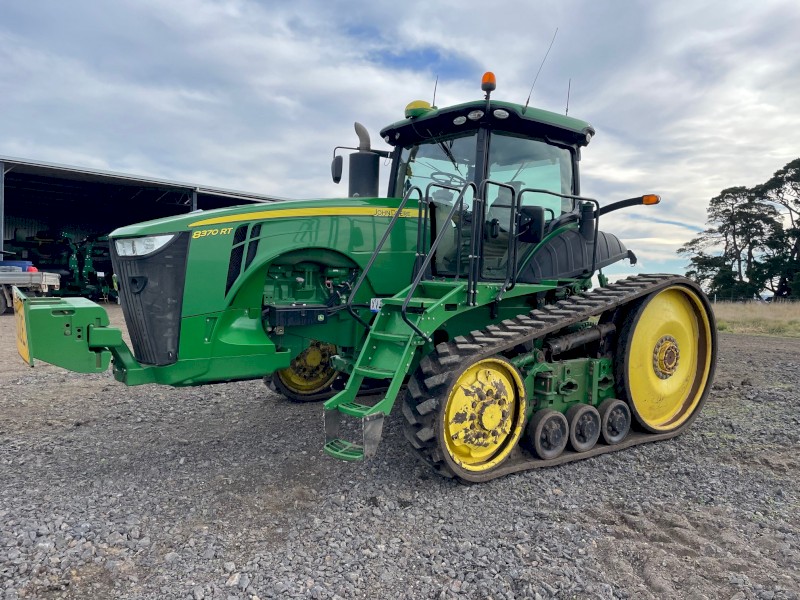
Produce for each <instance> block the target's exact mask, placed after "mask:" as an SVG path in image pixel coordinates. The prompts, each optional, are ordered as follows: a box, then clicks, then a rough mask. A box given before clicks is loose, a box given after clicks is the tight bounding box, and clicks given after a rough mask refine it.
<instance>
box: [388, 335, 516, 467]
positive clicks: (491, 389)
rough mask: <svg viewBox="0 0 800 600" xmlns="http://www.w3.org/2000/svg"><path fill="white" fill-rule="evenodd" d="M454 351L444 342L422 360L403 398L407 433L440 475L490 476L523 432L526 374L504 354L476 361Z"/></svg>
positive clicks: (507, 455) (415, 446) (506, 456)
mask: <svg viewBox="0 0 800 600" xmlns="http://www.w3.org/2000/svg"><path fill="white" fill-rule="evenodd" d="M455 353H456V350H455V348H454V346H452V345H450V344H440V345H439V347H437V350H436V351H435V352H433V353H432V354H431V355H429V356H428V357H426V358H424V359H423V361H422V362H421V363H420V366H419V368H418V369H417V371H416V373H415V374H414V377H413V378H412V379H411V380H410V381H409V385H408V393H407V395H406V399H405V401H404V406H403V415H404V417H405V419H406V428H405V434H406V437H407V438H408V439H409V441H410V442H411V444H412V446H413V447H414V448H415V449H416V450H417V451H418V452H419V453H420V455H421V456H422V457H423V458H424V459H425V460H426V461H427V462H428V463H429V464H431V465H432V466H433V467H434V469H436V470H437V471H438V472H439V473H440V474H442V475H445V476H450V477H458V478H459V479H462V480H464V481H472V482H477V481H483V480H484V479H491V478H492V477H489V476H488V475H489V474H491V473H493V472H494V471H496V470H497V469H498V468H499V467H500V466H501V465H502V464H503V463H504V462H505V460H506V459H507V458H508V457H509V455H510V454H511V451H512V450H513V449H514V447H515V446H516V445H517V442H518V441H519V439H520V437H521V436H522V430H523V425H524V422H525V388H524V385H523V383H522V377H521V376H520V374H519V372H518V371H517V369H516V368H515V367H514V366H513V365H512V364H511V363H510V362H508V361H507V360H506V359H505V358H502V357H500V356H494V357H490V358H485V359H483V360H478V361H474V362H473V361H471V360H470V358H469V356H464V357H463V359H461V358H460V357H457V356H454V355H455ZM450 365H452V366H450ZM432 374H433V376H432Z"/></svg>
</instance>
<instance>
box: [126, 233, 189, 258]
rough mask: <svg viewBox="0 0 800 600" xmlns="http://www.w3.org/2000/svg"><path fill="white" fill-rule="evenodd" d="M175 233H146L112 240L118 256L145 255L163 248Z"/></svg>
mask: <svg viewBox="0 0 800 600" xmlns="http://www.w3.org/2000/svg"><path fill="white" fill-rule="evenodd" d="M174 237H175V234H172V233H170V234H168V235H148V236H147V237H138V238H123V239H119V240H114V246H116V248H117V254H119V255H120V256H145V255H147V254H152V253H153V252H155V251H156V250H158V249H160V248H163V247H164V246H165V245H166V244H167V243H168V242H169V241H170V240H171V239H172V238H174Z"/></svg>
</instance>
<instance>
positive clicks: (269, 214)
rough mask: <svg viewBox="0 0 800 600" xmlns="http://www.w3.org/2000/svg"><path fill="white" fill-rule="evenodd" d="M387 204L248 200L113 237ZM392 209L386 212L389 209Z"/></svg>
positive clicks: (358, 211)
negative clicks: (242, 203)
mask: <svg viewBox="0 0 800 600" xmlns="http://www.w3.org/2000/svg"><path fill="white" fill-rule="evenodd" d="M392 206H393V207H387V201H386V198H330V199H316V200H284V201H280V202H274V203H264V204H246V205H242V206H234V207H230V208H219V209H214V210H206V211H204V210H198V211H193V212H191V213H188V214H184V215H178V216H174V217H166V218H163V219H156V220H153V221H145V222H143V223H136V224H134V225H126V226H125V227H120V228H118V229H116V230H114V231H113V232H112V233H111V234H110V236H109V237H111V238H126V237H139V236H144V235H158V234H165V233H179V232H181V231H192V230H196V229H203V228H213V227H230V226H233V225H235V224H237V223H242V222H245V221H255V220H261V219H279V218H297V217H300V218H305V217H320V216H357V215H364V216H392V215H393V214H394V210H395V208H396V202H395V203H394V204H393V205H392ZM387 210H388V211H390V212H388V213H387V212H386V211H387Z"/></svg>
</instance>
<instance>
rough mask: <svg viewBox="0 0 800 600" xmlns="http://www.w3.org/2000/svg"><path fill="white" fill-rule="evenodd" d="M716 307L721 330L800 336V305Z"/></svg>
mask: <svg viewBox="0 0 800 600" xmlns="http://www.w3.org/2000/svg"><path fill="white" fill-rule="evenodd" d="M713 306H714V315H715V316H716V318H717V329H718V330H719V331H725V332H728V333H760V334H764V335H779V336H783V337H800V302H776V303H771V302H769V303H768V302H717V303H716V304H714V305H713Z"/></svg>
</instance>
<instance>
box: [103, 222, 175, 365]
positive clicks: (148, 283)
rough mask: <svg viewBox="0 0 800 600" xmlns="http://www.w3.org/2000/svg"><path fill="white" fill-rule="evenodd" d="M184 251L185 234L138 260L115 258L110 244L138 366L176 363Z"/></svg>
mask: <svg viewBox="0 0 800 600" xmlns="http://www.w3.org/2000/svg"><path fill="white" fill-rule="evenodd" d="M188 250H189V232H186V231H185V232H182V233H178V234H176V236H175V239H173V240H172V241H171V242H169V243H168V244H167V245H166V246H164V247H163V248H161V249H160V250H158V251H157V252H154V253H153V254H148V255H147V256H142V257H137V256H119V255H118V254H117V249H116V248H115V246H114V244H113V242H112V244H111V260H112V263H113V266H114V272H115V273H116V274H117V281H118V284H119V298H120V303H121V304H122V312H123V314H124V315H125V323H126V324H127V326H128V333H129V334H130V336H131V343H132V344H133V354H134V356H136V360H138V361H139V362H140V363H143V364H147V365H156V366H164V365H171V364H173V363H174V362H175V361H177V360H178V340H179V338H180V332H181V309H182V306H183V287H184V282H185V280H186V256H187V254H188Z"/></svg>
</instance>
